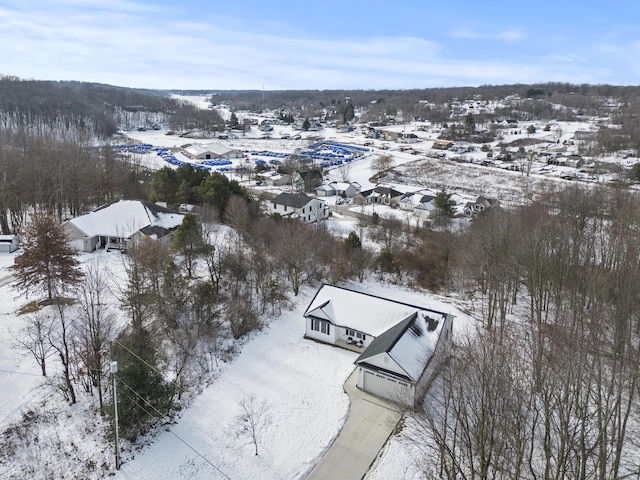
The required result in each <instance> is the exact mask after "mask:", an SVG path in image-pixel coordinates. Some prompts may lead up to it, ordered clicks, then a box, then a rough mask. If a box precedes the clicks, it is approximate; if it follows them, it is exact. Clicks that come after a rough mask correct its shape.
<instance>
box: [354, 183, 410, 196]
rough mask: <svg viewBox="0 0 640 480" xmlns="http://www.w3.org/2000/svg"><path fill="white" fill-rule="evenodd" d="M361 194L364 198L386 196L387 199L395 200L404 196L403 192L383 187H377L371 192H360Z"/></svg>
mask: <svg viewBox="0 0 640 480" xmlns="http://www.w3.org/2000/svg"><path fill="white" fill-rule="evenodd" d="M360 194H361V195H362V196H363V197H369V196H375V197H378V196H386V197H389V198H395V197H399V196H401V195H404V194H403V193H402V192H399V191H397V190H395V189H394V188H392V187H382V186H377V187H375V188H372V189H370V190H365V191H364V192H360Z"/></svg>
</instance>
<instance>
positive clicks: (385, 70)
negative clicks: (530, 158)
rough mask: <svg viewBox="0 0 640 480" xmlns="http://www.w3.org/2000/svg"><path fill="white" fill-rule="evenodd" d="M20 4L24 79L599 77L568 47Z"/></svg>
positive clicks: (433, 82)
mask: <svg viewBox="0 0 640 480" xmlns="http://www.w3.org/2000/svg"><path fill="white" fill-rule="evenodd" d="M36 1H37V0H36ZM26 3H27V5H26V6H25V4H24V3H20V4H17V3H16V4H15V5H19V6H16V7H15V8H7V7H5V8H0V24H2V25H3V28H2V29H0V44H2V45H3V57H2V65H1V66H0V69H1V73H4V74H8V75H17V76H20V77H24V78H39V79H59V80H84V81H95V82H102V83H111V84H116V85H124V86H132V87H146V88H194V89H196V88H201V89H223V88H224V89H255V88H262V85H263V84H264V85H265V88H268V89H287V88H319V89H324V88H365V89H366V88H419V87H428V86H450V85H479V84H483V83H515V82H520V83H528V82H538V81H550V80H558V81H569V82H572V81H579V82H580V83H582V82H588V81H595V82H602V81H603V80H601V79H598V77H597V76H596V71H597V69H595V68H593V67H592V66H591V67H590V68H587V66H586V63H588V62H585V60H584V58H582V57H580V56H579V55H576V54H560V55H559V54H556V55H551V56H550V55H549V54H548V53H541V54H540V57H539V58H537V59H536V58H527V59H517V60H498V61H481V60H467V59H462V58H459V59H456V58H444V55H445V54H444V52H445V49H444V46H443V45H442V44H440V43H439V42H436V41H432V40H429V39H424V38H417V37H409V36H386V37H383V36H380V37H376V36H372V37H364V36H362V37H360V38H353V37H351V38H349V39H348V40H344V39H342V38H331V37H327V38H323V39H315V38H312V37H310V36H309V35H306V34H304V33H301V32H300V31H297V30H292V29H285V28H276V26H274V25H271V27H273V28H255V26H254V25H252V26H250V25H246V23H245V22H244V20H243V19H240V18H224V19H223V18H219V17H206V18H205V17H204V16H203V17H200V18H192V19H185V18H182V17H181V16H180V15H178V14H177V13H178V12H177V11H168V10H163V9H161V8H160V7H158V8H157V9H153V10H149V9H147V7H146V5H142V4H138V3H135V2H130V1H122V0H120V1H117V2H114V1H112V0H90V1H89V0H84V1H83V0H53V1H52V3H51V4H52V5H54V7H51V8H48V7H46V5H49V4H48V3H47V4H45V3H44V2H43V3H42V4H41V5H39V6H38V8H33V9H32V7H30V6H29V4H30V2H26ZM89 7H90V8H89ZM96 8H97V9H99V10H98V11H97V13H96V11H95V10H93V9H96ZM280 27H282V26H280ZM274 31H275V32H276V33H273V32H274ZM283 31H286V32H287V33H286V34H282V33H280V32H283ZM292 32H295V33H292ZM352 35H355V34H354V33H352ZM452 35H454V36H456V37H457V38H466V39H480V38H487V39H497V40H500V41H504V42H513V41H517V40H521V39H524V38H526V32H525V31H524V29H522V28H516V27H513V28H509V29H506V30H502V31H498V32H493V33H478V32H475V31H472V30H463V29H459V30H457V31H455V32H452ZM627 48H629V47H627ZM497 58H500V57H497ZM567 66H571V69H568V68H567ZM580 68H583V69H584V70H580ZM599 73H603V71H599ZM605 73H606V72H605Z"/></svg>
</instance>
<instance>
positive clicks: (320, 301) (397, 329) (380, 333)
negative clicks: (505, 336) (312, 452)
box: [304, 285, 454, 407]
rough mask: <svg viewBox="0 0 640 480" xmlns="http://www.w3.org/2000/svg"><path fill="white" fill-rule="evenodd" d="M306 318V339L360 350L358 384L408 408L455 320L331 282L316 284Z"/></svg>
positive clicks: (417, 400)
mask: <svg viewBox="0 0 640 480" xmlns="http://www.w3.org/2000/svg"><path fill="white" fill-rule="evenodd" d="M304 317H305V322H306V327H305V337H307V338H310V339H313V340H316V341H320V342H324V343H327V344H330V345H336V346H338V347H342V348H347V349H349V350H354V351H357V352H360V356H359V357H358V358H357V359H356V360H355V364H356V367H357V369H358V382H357V386H358V388H360V389H362V390H364V391H366V392H369V393H371V394H373V395H377V396H379V397H382V398H386V399H389V400H392V401H395V402H397V403H400V404H402V405H406V406H411V407H414V406H416V405H418V404H419V403H420V401H421V400H422V398H423V397H424V395H425V393H426V391H427V389H428V388H429V386H430V384H431V382H432V380H433V378H434V377H435V374H436V369H437V366H438V364H439V363H440V361H441V360H442V359H444V357H445V355H446V354H447V353H448V351H449V347H450V344H451V340H452V324H453V318H454V317H453V316H452V315H449V314H446V313H443V312H439V311H436V310H432V309H430V308H428V307H426V306H422V305H412V304H409V303H404V302H400V301H396V300H392V299H389V298H383V297H379V296H376V295H372V294H369V293H364V292H358V291H356V290H351V289H348V288H342V287H336V286H332V285H322V286H321V287H320V289H319V290H318V292H317V293H316V295H315V296H314V298H313V300H312V301H311V303H310V304H309V306H308V307H307V310H306V311H305V313H304Z"/></svg>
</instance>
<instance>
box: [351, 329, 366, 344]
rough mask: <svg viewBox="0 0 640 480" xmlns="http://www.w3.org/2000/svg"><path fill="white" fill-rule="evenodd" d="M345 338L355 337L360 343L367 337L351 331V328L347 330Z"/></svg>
mask: <svg viewBox="0 0 640 480" xmlns="http://www.w3.org/2000/svg"><path fill="white" fill-rule="evenodd" d="M347 336H348V337H356V338H358V339H360V340H362V341H365V340H366V339H367V336H366V335H365V334H364V333H362V332H359V331H357V330H353V329H351V328H347Z"/></svg>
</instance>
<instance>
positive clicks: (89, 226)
mask: <svg viewBox="0 0 640 480" xmlns="http://www.w3.org/2000/svg"><path fill="white" fill-rule="evenodd" d="M183 219H184V215H183V214H181V213H178V212H174V211H173V210H169V209H168V208H166V207H161V206H159V205H155V204H153V203H149V202H145V201H142V200H119V201H115V202H112V203H108V204H106V205H103V206H101V207H99V208H97V209H96V210H94V211H92V212H90V213H87V214H86V215H81V216H79V217H76V218H73V219H71V220H67V221H66V222H64V224H63V228H64V230H65V232H66V234H67V236H68V237H69V240H70V243H71V245H72V246H73V247H74V248H75V249H76V250H79V251H81V252H92V251H94V250H96V249H99V248H105V249H107V250H110V249H117V250H123V251H126V250H127V249H128V248H130V247H131V246H132V245H135V244H136V243H138V242H140V241H141V240H142V239H143V238H145V237H147V238H151V239H154V240H161V241H168V239H169V236H170V234H171V233H172V232H173V231H174V230H175V229H176V228H178V227H179V226H180V225H181V224H182V220H183Z"/></svg>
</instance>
